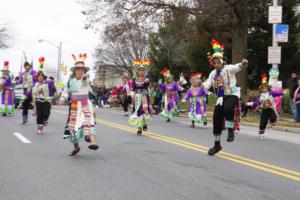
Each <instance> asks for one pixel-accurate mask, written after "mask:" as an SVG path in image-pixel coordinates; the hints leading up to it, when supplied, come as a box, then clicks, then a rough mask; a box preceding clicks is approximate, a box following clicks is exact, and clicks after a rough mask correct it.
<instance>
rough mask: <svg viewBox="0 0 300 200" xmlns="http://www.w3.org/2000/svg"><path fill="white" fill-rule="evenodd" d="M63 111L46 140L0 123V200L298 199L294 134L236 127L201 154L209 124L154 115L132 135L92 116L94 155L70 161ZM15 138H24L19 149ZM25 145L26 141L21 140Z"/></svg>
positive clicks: (298, 151) (108, 115) (104, 113)
mask: <svg viewBox="0 0 300 200" xmlns="http://www.w3.org/2000/svg"><path fill="white" fill-rule="evenodd" d="M65 111H66V108H65V107H55V108H53V110H52V115H51V118H50V120H49V126H48V127H46V129H45V132H46V133H45V134H43V135H37V134H36V132H35V130H36V127H35V121H34V118H31V119H30V122H29V123H28V124H26V125H20V124H18V122H19V120H20V118H21V116H20V112H18V113H16V114H15V115H14V116H12V117H6V118H3V117H2V118H0V135H1V139H0V200H36V199H38V200H77V199H78V200H82V199H89V200H102V199H103V200H106V199H107V200H127V199H128V200H148V199H149V200H177V199H178V200H183V199H186V200H188V199H191V200H192V199H193V200H195V199H205V200H206V199H212V200H223V199H224V200H225V199H226V200H227V199H228V200H235V199H236V200H240V199H243V200H244V199H251V200H252V199H253V200H254V199H255V200H260V199H268V200H269V199H274V200H275V199H276V200H278V199H285V200H286V199H291V200H299V199H300V135H297V134H290V133H280V132H277V131H272V130H268V131H267V132H266V139H265V140H264V141H259V140H258V138H257V135H256V133H257V129H256V128H253V127H242V130H241V131H240V133H239V134H237V135H236V141H235V142H234V143H227V142H225V140H226V134H224V136H223V138H222V146H223V151H222V153H219V154H217V155H216V156H214V157H210V156H208V155H207V148H209V147H211V146H212V144H213V136H212V133H211V132H212V129H211V124H209V126H208V127H201V126H200V127H197V128H195V129H191V128H189V122H188V121H187V119H184V118H177V119H175V121H173V122H171V123H167V122H165V120H164V119H162V118H160V117H157V116H155V117H154V118H153V120H152V122H151V125H150V126H149V131H148V132H146V133H145V134H144V135H143V136H137V135H136V134H135V132H136V130H135V128H134V127H131V126H130V125H128V124H127V118H126V117H124V116H123V115H122V112H121V111H120V110H113V109H99V110H98V114H97V119H98V120H97V122H98V123H97V141H98V143H99V145H100V149H99V150H98V151H91V150H88V148H87V144H86V143H85V142H84V141H82V143H81V149H82V150H81V152H80V153H79V154H78V155H77V156H76V157H69V156H68V154H69V152H70V151H71V150H72V145H71V144H70V142H69V141H68V140H63V139H62V131H63V127H64V123H65V120H66V113H65ZM16 135H17V136H19V137H20V136H23V137H24V139H25V140H24V139H23V142H28V143H23V142H22V141H21V140H20V139H19V138H18V137H16ZM26 139H27V140H26Z"/></svg>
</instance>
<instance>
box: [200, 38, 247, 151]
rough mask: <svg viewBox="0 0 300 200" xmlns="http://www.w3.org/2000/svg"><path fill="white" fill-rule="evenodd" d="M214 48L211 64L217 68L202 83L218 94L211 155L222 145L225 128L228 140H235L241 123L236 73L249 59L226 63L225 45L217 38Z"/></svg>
mask: <svg viewBox="0 0 300 200" xmlns="http://www.w3.org/2000/svg"><path fill="white" fill-rule="evenodd" d="M211 45H212V48H213V50H214V53H213V55H210V57H209V61H210V64H211V65H212V66H213V67H214V68H215V69H214V70H213V71H212V72H211V73H210V74H209V77H208V79H207V80H206V81H205V82H204V83H203V84H202V85H203V87H204V88H205V89H207V90H208V89H210V88H213V90H214V93H215V94H216V96H217V102H216V105H215V109H214V114H213V134H214V137H215V144H214V147H213V148H210V149H209V151H208V154H209V155H210V156H212V155H215V154H216V153H218V152H219V151H220V150H221V149H222V147H221V142H220V141H221V134H222V131H223V129H224V120H225V128H227V131H228V137H227V142H233V141H234V130H235V129H238V128H239V126H238V123H239V108H240V104H239V99H240V88H239V87H238V86H237V83H236V77H235V74H236V73H237V72H240V71H242V70H244V69H246V68H247V66H248V61H247V60H246V59H243V60H242V62H241V63H238V64H236V65H224V62H223V50H224V45H223V44H221V43H220V42H218V41H216V40H212V42H211Z"/></svg>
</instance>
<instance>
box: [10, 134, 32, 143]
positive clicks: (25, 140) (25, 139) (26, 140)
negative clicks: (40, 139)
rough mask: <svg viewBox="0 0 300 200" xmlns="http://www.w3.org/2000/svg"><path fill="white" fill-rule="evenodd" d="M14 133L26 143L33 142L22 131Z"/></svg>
mask: <svg viewBox="0 0 300 200" xmlns="http://www.w3.org/2000/svg"><path fill="white" fill-rule="evenodd" d="M14 135H15V136H16V137H17V138H18V139H19V140H21V141H22V142H23V143H25V144H29V143H31V142H30V140H28V139H27V138H26V137H24V136H23V135H22V134H21V133H14Z"/></svg>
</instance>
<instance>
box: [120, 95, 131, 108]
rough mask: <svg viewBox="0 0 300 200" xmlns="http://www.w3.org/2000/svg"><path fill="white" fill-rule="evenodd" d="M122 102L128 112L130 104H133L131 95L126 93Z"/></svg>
mask: <svg viewBox="0 0 300 200" xmlns="http://www.w3.org/2000/svg"><path fill="white" fill-rule="evenodd" d="M121 103H122V106H123V110H124V112H128V106H129V104H131V96H127V95H124V96H123V97H122V101H121Z"/></svg>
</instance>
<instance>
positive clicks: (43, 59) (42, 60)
mask: <svg viewBox="0 0 300 200" xmlns="http://www.w3.org/2000/svg"><path fill="white" fill-rule="evenodd" d="M39 64H40V70H43V68H44V64H45V58H44V57H40V58H39Z"/></svg>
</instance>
